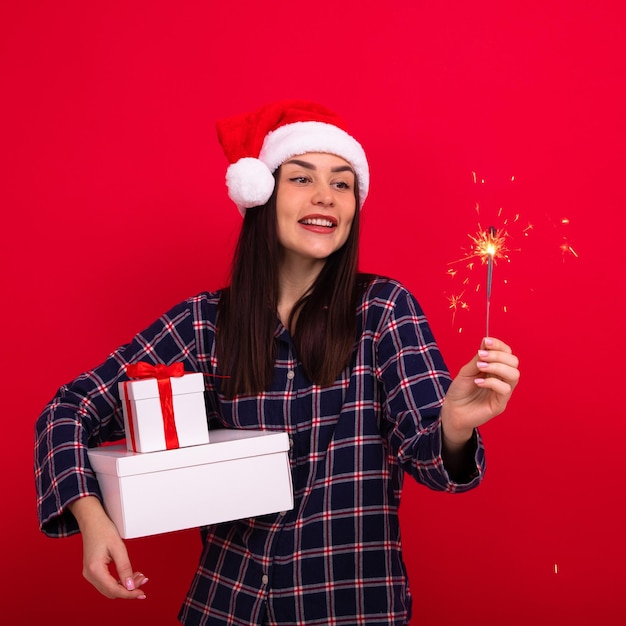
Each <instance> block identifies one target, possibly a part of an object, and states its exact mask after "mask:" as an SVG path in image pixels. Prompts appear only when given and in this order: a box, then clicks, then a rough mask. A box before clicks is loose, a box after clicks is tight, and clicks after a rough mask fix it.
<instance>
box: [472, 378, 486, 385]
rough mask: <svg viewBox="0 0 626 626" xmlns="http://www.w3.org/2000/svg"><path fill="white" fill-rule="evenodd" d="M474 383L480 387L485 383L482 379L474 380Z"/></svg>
mask: <svg viewBox="0 0 626 626" xmlns="http://www.w3.org/2000/svg"><path fill="white" fill-rule="evenodd" d="M474 382H475V383H476V384H477V385H482V384H483V383H484V382H485V379H484V378H474Z"/></svg>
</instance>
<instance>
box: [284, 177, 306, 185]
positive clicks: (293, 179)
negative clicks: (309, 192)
mask: <svg viewBox="0 0 626 626" xmlns="http://www.w3.org/2000/svg"><path fill="white" fill-rule="evenodd" d="M288 180H289V182H291V183H297V184H299V185H305V184H306V183H308V182H309V178H308V177H307V176H291V177H289V179H288Z"/></svg>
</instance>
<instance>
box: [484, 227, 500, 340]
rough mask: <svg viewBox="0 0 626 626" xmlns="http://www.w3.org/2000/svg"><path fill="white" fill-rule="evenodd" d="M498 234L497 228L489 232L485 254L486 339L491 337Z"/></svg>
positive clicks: (491, 228)
mask: <svg viewBox="0 0 626 626" xmlns="http://www.w3.org/2000/svg"><path fill="white" fill-rule="evenodd" d="M497 234H498V231H497V230H496V227H495V226H490V227H489V229H488V230H487V244H486V249H485V254H486V256H487V308H486V314H485V337H489V318H490V316H491V287H492V285H493V262H494V257H495V255H496V252H497V248H496V245H495V243H494V242H495V239H496V236H497Z"/></svg>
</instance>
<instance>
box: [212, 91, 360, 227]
mask: <svg viewBox="0 0 626 626" xmlns="http://www.w3.org/2000/svg"><path fill="white" fill-rule="evenodd" d="M217 135H218V138H219V141H220V143H221V144H222V148H223V149H224V154H225V155H226V158H227V159H228V162H229V163H230V165H229V166H228V170H227V171H226V186H227V187H228V195H229V197H230V199H231V200H232V201H233V202H234V203H235V204H236V205H237V208H238V209H239V211H240V212H241V214H242V215H243V214H245V211H246V209H249V208H251V207H255V206H260V205H263V204H265V203H266V202H267V201H268V200H269V199H270V197H271V195H272V192H273V191H274V177H273V176H272V174H273V172H274V171H275V170H276V169H278V167H279V166H280V165H281V163H284V162H285V161H286V160H287V159H289V158H291V157H294V156H297V155H299V154H304V153H305V152H325V153H330V154H335V155H337V156H339V157H341V158H343V159H345V160H346V161H348V163H350V165H351V166H352V167H353V168H354V172H355V174H356V177H357V181H358V186H359V200H360V203H361V206H362V205H363V202H364V201H365V198H366V196H367V191H368V189H369V168H368V166H367V158H366V157H365V152H364V150H363V148H362V147H361V144H360V143H359V142H358V141H356V139H354V138H353V137H351V136H350V135H349V134H348V133H347V132H346V127H345V122H344V121H343V120H342V119H341V118H340V117H338V116H337V115H335V113H333V112H332V111H330V110H329V109H327V108H326V107H324V106H322V105H319V104H316V103H314V102H307V101H305V100H286V101H283V102H276V103H273V104H269V105H266V106H264V107H262V108H260V109H257V110H256V111H253V112H252V113H246V114H243V115H237V116H234V117H229V118H227V119H223V120H219V121H218V122H217Z"/></svg>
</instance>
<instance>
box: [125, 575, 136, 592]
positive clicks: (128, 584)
mask: <svg viewBox="0 0 626 626" xmlns="http://www.w3.org/2000/svg"><path fill="white" fill-rule="evenodd" d="M124 586H125V587H126V589H128V591H132V590H133V589H134V588H135V582H134V581H133V579H132V578H127V579H126V580H125V581H124Z"/></svg>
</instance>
